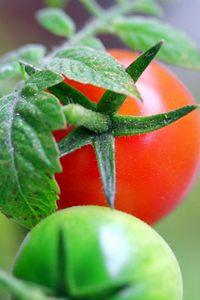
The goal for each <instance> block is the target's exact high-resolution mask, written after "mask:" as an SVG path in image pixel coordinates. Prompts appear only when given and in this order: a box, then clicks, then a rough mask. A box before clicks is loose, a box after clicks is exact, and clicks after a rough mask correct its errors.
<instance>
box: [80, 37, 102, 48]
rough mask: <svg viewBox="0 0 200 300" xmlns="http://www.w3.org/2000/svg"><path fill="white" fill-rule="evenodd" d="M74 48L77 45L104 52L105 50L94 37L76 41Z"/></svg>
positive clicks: (100, 42)
mask: <svg viewBox="0 0 200 300" xmlns="http://www.w3.org/2000/svg"><path fill="white" fill-rule="evenodd" d="M74 45H75V46H77V45H79V46H80V45H82V46H86V47H90V48H94V49H97V50H100V51H106V48H105V47H104V44H103V43H102V41H101V40H100V39H98V38H96V37H92V36H90V37H84V38H82V39H80V40H78V41H77V43H75V44H74Z"/></svg>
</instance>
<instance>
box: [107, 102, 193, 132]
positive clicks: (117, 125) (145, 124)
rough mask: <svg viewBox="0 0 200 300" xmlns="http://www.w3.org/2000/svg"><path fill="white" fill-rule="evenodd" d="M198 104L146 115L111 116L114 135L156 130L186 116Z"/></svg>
mask: <svg viewBox="0 0 200 300" xmlns="http://www.w3.org/2000/svg"><path fill="white" fill-rule="evenodd" d="M197 108H198V105H188V106H184V107H181V108H179V109H176V110H173V111H170V112H167V113H163V114H157V115H153V116H147V117H141V116H139V117H134V116H119V115H113V116H112V122H113V123H112V126H113V127H112V129H113V134H114V136H130V135H135V134H143V133H147V132H151V131H155V130H158V129H160V128H163V127H165V126H168V125H169V124H171V123H174V122H175V121H177V120H179V119H180V118H182V117H184V116H186V115H187V114H189V113H190V112H192V111H193V110H195V109H197Z"/></svg>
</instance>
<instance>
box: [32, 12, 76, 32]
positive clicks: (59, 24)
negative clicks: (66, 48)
mask: <svg viewBox="0 0 200 300" xmlns="http://www.w3.org/2000/svg"><path fill="white" fill-rule="evenodd" d="M36 18H37V20H38V22H39V23H40V25H41V26H43V27H44V28H45V29H47V30H48V31H50V32H51V33H53V34H55V35H58V36H62V37H71V36H72V35H73V34H74V32H75V23H74V21H73V20H72V19H71V18H70V17H69V16H68V15H67V14H66V13H65V12H64V11H63V10H61V9H58V8H44V9H41V10H39V11H38V12H37V14H36Z"/></svg>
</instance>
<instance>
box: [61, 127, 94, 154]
mask: <svg viewBox="0 0 200 300" xmlns="http://www.w3.org/2000/svg"><path fill="white" fill-rule="evenodd" d="M94 136H95V134H94V133H93V132H91V131H89V130H88V129H86V128H84V127H77V128H76V129H74V130H73V131H72V132H71V133H69V134H68V135H67V136H66V137H65V138H63V139H62V140H61V141H60V142H59V143H58V148H59V151H60V157H62V156H65V155H67V154H69V153H71V152H73V151H75V150H77V149H80V148H82V147H83V146H86V145H89V144H91V143H92V141H93V138H94Z"/></svg>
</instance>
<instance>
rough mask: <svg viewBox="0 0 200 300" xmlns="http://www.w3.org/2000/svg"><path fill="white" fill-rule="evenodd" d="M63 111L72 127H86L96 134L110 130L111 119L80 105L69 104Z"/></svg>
mask: <svg viewBox="0 0 200 300" xmlns="http://www.w3.org/2000/svg"><path fill="white" fill-rule="evenodd" d="M63 111H64V114H65V117H66V121H67V122H68V123H69V124H70V125H76V126H84V127H86V128H87V129H89V130H91V131H93V132H95V133H103V132H107V131H108V130H109V124H110V118H109V116H107V115H103V114H101V113H98V112H94V111H92V110H89V109H86V108H84V107H83V106H81V105H79V104H68V105H66V106H64V108H63Z"/></svg>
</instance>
